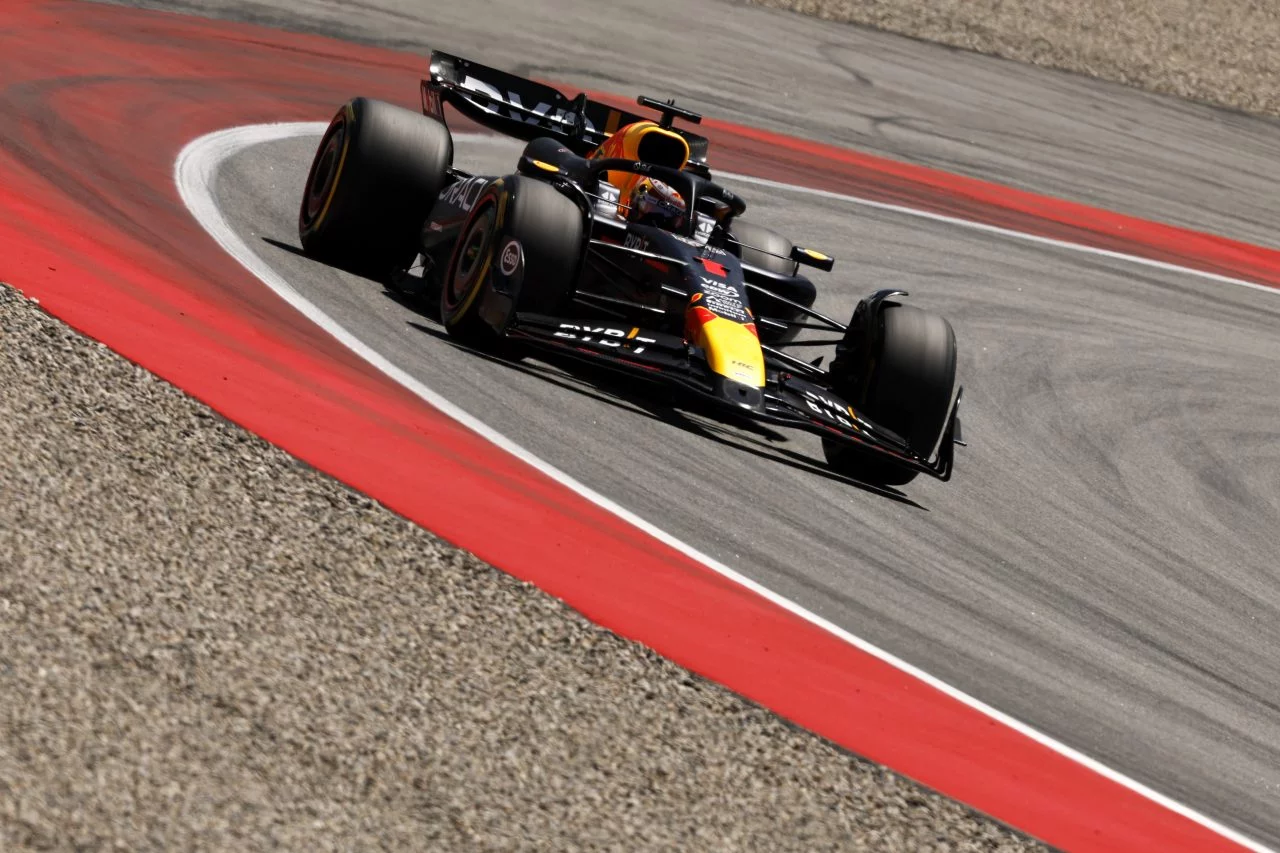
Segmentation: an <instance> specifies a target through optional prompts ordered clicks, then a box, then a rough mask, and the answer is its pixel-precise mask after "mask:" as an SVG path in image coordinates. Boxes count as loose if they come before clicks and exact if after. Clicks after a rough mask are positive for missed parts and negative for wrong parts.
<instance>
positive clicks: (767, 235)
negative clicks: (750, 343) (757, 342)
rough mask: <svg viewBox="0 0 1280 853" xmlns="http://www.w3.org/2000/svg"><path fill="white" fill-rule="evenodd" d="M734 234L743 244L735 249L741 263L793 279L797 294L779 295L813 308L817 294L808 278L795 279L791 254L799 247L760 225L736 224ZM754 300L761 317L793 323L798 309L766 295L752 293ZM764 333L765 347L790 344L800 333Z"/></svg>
mask: <svg viewBox="0 0 1280 853" xmlns="http://www.w3.org/2000/svg"><path fill="white" fill-rule="evenodd" d="M730 230H731V231H732V233H733V238H734V239H735V240H737V241H738V242H740V243H742V244H743V245H741V246H735V247H734V248H735V249H736V250H737V252H736V254H737V255H738V260H740V261H742V262H743V263H744V264H746V265H748V266H752V267H756V268H757V269H762V270H764V271H765V272H771V273H774V274H775V275H780V276H786V277H788V278H792V279H793V281H794V282H795V284H796V285H797V287H796V289H795V290H793V291H782V290H780V291H779V293H778V295H779V296H783V297H785V298H787V299H790V300H791V301H792V302H799V303H800V304H801V305H806V306H810V305H813V302H814V299H815V298H816V296H817V292H816V291H815V290H814V288H813V284H812V283H811V282H810V281H809V280H808V279H807V278H803V277H800V278H795V276H796V262H795V261H793V260H791V250H792V249H793V248H795V246H794V245H793V244H792V242H791V241H790V240H788V239H787V238H786V237H783V236H782V235H781V234H779V233H778V232H776V231H770V230H769V229H768V228H764V227H762V226H760V225H756V224H755V223H754V222H739V221H737V220H735V221H734V222H733V225H732V227H731V229H730ZM779 255H781V257H779ZM750 300H751V304H752V305H753V306H754V309H753V310H755V312H756V314H757V315H759V316H763V317H776V318H779V319H783V320H789V319H793V316H792V315H793V313H794V309H792V308H790V307H789V306H786V305H783V304H782V303H779V302H777V301H775V300H771V299H769V297H768V296H766V295H765V294H763V293H759V292H757V291H752V293H751V297H750ZM760 331H761V335H762V339H763V340H764V342H765V343H774V342H777V341H790V340H793V339H794V338H795V336H796V335H797V334H799V332H800V330H799V329H798V328H796V327H795V326H791V327H789V328H787V329H786V331H782V332H778V331H774V330H772V329H769V328H768V327H762V328H761V330H760Z"/></svg>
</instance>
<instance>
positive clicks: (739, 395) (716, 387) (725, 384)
mask: <svg viewBox="0 0 1280 853" xmlns="http://www.w3.org/2000/svg"><path fill="white" fill-rule="evenodd" d="M712 393H713V394H714V395H715V396H716V397H717V398H719V399H720V400H723V401H724V402H726V403H728V404H729V405H731V406H735V407H737V408H740V409H752V410H759V409H761V408H763V407H764V391H763V390H762V389H760V388H753V387H751V386H750V385H744V384H743V383H741V382H735V381H733V380H732V379H725V378H724V377H723V376H717V377H716V379H715V381H714V382H713V383H712Z"/></svg>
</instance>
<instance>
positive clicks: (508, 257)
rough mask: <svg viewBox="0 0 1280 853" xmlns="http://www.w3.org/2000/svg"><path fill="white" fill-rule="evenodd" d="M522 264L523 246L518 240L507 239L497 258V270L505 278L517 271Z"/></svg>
mask: <svg viewBox="0 0 1280 853" xmlns="http://www.w3.org/2000/svg"><path fill="white" fill-rule="evenodd" d="M523 266H524V248H523V247H522V246H521V245H520V241H519V240H508V241H507V244H506V245H505V246H503V247H502V254H501V255H500V256H499V258H498V270H499V271H500V272H501V273H502V274H503V275H505V276H506V277H507V278H510V277H511V276H513V275H515V274H516V273H517V272H519V270H520V268H521V267H523Z"/></svg>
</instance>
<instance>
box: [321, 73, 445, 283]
mask: <svg viewBox="0 0 1280 853" xmlns="http://www.w3.org/2000/svg"><path fill="white" fill-rule="evenodd" d="M452 165H453V138H452V136H451V135H450V134H449V129H448V128H447V127H445V126H444V124H442V123H441V122H439V121H437V120H436V119H434V118H431V117H430V116H424V115H420V114H418V113H415V112H412V111H411V110H406V109H404V108H402V107H397V106H395V105H393V104H388V103H385V102H383V101H374V100H370V99H368V98H355V99H354V100H352V101H349V102H348V103H346V104H344V105H343V107H342V108H341V109H340V110H338V113H337V115H335V116H334V118H333V121H332V122H330V124H329V127H328V129H327V130H326V131H325V134H324V136H323V137H322V138H321V140H320V145H319V146H318V147H317V149H316V155H315V158H314V159H313V160H312V163H311V170H310V172H309V173H308V174H307V183H306V187H305V188H304V190H303V193H302V206H301V209H300V210H299V211H298V236H299V238H300V239H301V241H302V248H303V250H304V251H305V252H306V253H307V254H308V255H310V256H311V257H314V258H318V259H320V260H324V261H326V262H328V263H332V264H335V265H337V266H341V267H344V268H346V269H349V270H351V271H353V272H358V273H361V274H365V275H373V276H382V275H385V274H386V273H388V272H390V271H391V270H395V269H404V268H406V267H408V266H409V264H410V263H411V262H412V261H413V258H414V256H415V255H416V254H417V252H418V238H419V235H420V234H421V231H422V224H423V222H425V221H426V218H427V216H428V215H429V214H430V212H431V208H432V206H433V205H434V204H435V201H436V197H437V196H439V194H440V190H441V189H442V188H443V187H444V184H445V181H446V179H447V173H448V171H449V169H450V167H451V166H452Z"/></svg>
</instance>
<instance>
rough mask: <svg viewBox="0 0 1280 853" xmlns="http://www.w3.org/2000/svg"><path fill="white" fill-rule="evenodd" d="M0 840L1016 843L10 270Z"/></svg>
mask: <svg viewBox="0 0 1280 853" xmlns="http://www.w3.org/2000/svg"><path fill="white" fill-rule="evenodd" d="M0 372H2V374H3V376H4V377H5V379H4V384H3V393H2V394H0V458H3V459H4V460H5V462H4V465H3V467H0V849H6V850H12V849H16V848H30V849H44V848H58V849H72V848H78V849H79V848H89V849H108V848H115V849H128V850H145V849H184V850H190V849H237V850H244V849H257V848H267V847H284V848H288V849H297V850H313V849H346V850H351V849H370V848H374V847H377V848H387V849H423V848H432V849H503V850H512V849H655V850H662V849H667V850H675V849H680V850H688V849H699V850H721V849H723V850H748V849H750V850H764V849H794V850H814V849H837V848H849V847H856V848H858V849H885V850H902V849H909V850H937V851H944V850H946V851H951V850H955V851H961V850H966V851H967V850H1025V849H1032V848H1034V847H1035V846H1036V845H1034V844H1032V843H1030V842H1028V841H1026V840H1024V839H1022V838H1020V837H1018V836H1017V835H1015V834H1014V833H1012V832H1010V831H1009V830H1007V829H1006V828H1004V827H1002V826H1000V825H998V824H997V823H995V822H993V821H991V820H988V819H985V818H983V817H981V816H978V815H975V814H973V813H972V812H970V811H968V810H967V809H965V808H964V807H962V806H960V805H958V804H956V803H953V802H951V801H949V800H947V799H945V798H943V797H940V796H938V795H936V794H934V793H931V792H929V791H927V790H924V789H922V788H920V787H919V786H917V785H916V784H914V783H912V782H910V781H908V780H905V779H903V778H901V777H899V776H896V775H894V774H893V773H891V772H888V771H886V770H885V769H883V768H881V767H878V766H876V765H873V764H870V763H868V762H865V761H862V760H860V759H858V758H856V757H853V756H850V755H848V754H847V753H844V752H842V751H840V750H838V749H836V748H834V747H833V746H831V745H830V744H828V743H827V742H825V741H823V740H821V739H819V738H817V737H815V736H813V735H810V734H808V733H806V732H803V731H800V730H798V729H796V728H795V727H792V726H790V725H788V724H786V723H785V722H783V721H781V720H780V719H778V718H777V717H775V716H774V715H772V714H770V713H768V712H767V711H765V710H763V709H761V708H759V707H757V706H754V705H752V704H750V703H748V702H746V701H744V700H742V699H740V698H738V697H736V696H734V695H733V694H731V693H729V692H728V691H725V690H723V689H721V688H719V687H718V686H716V685H714V684H711V683H709V682H707V681H705V680H702V679H700V678H697V677H694V676H691V675H690V674H689V673H688V672H686V671H684V670H682V669H680V668H679V667H677V666H675V665H673V664H671V663H669V662H667V661H665V660H663V659H661V658H659V657H657V656H656V655H654V654H653V653H652V652H650V651H649V650H647V649H645V648H644V647H642V646H640V645H637V644H635V643H631V642H627V641H624V640H622V639H620V638H618V637H616V636H614V635H612V634H610V633H609V632H607V631H605V630H602V629H600V628H599V627H597V626H594V625H592V624H590V623H588V622H586V621H585V620H584V619H582V618H581V617H580V616H578V615H577V614H575V613H574V612H572V611H570V610H569V609H568V608H566V607H565V606H563V604H562V603H561V602H559V601H557V600H555V599H552V598H551V597H549V596H547V595H545V594H543V593H541V592H539V591H538V590H536V589H534V588H532V587H530V586H528V585H525V584H522V583H520V582H518V581H516V580H514V579H513V578H511V577H510V576H508V575H505V574H503V573H501V572H499V571H496V570H495V569H493V568H491V567H489V566H487V565H484V564H482V563H480V562H479V561H477V560H476V559H475V558H473V557H471V556H469V555H467V554H465V553H463V552H460V551H457V550H455V549H453V548H450V547H448V546H447V545H445V544H443V543H442V542H441V541H440V540H438V539H437V538H435V537H434V536H432V535H431V534H430V533H427V532H426V531H424V530H422V529H420V528H418V527H416V526H415V525H413V524H411V523H409V522H408V521H406V520H404V519H403V518H401V517H399V516H396V515H395V514H393V513H391V512H389V511H387V510H385V509H384V508H382V507H380V506H379V505H377V504H376V503H374V502H373V501H371V500H369V499H368V498H366V497H363V496H361V495H359V494H357V493H354V492H352V491H350V490H348V489H347V488H345V487H343V486H342V485H340V484H338V483H336V482H335V481H333V480H331V479H330V478H328V477H326V476H324V475H322V474H320V473H318V472H317V471H315V470H313V469H311V468H309V467H307V466H305V465H302V464H300V463H298V462H296V461H295V460H293V459H292V458H291V457H289V456H288V455H287V454H285V453H283V452H282V451H280V450H278V449H276V448H273V447H271V446H270V445H268V444H266V443H265V442H263V441H262V440H260V439H258V438H256V437H255V436H253V435H250V434H249V433H247V432H245V431H243V430H241V429H239V428H238V427H236V426H234V425H233V424H231V423H229V422H227V421H225V420H224V419H222V418H221V417H219V416H217V415H216V414H214V413H213V412H211V411H210V410H209V409H207V408H206V407H204V406H203V405H202V404H200V403H197V402H196V401H194V400H192V399H190V398H188V397H186V396H185V395H184V394H182V393H181V392H180V391H178V390H176V389H175V388H173V387H172V386H170V385H168V384H166V383H164V382H162V381H160V380H158V379H156V378H155V377H153V376H151V375H150V374H148V373H147V372H146V371H144V370H142V369H141V368H139V367H137V366H135V365H133V364H131V363H129V362H128V361H126V360H124V359H123V358H121V357H119V356H117V355H115V354H114V353H112V352H111V351H110V350H108V349H106V348H105V347H104V346H102V345H100V344H97V343H95V342H92V341H90V340H87V339H85V338H83V337H81V336H79V335H78V334H76V333H75V332H73V331H72V330H70V329H69V328H67V327H66V326H64V325H63V324H61V323H60V322H58V321H56V320H54V319H53V318H51V317H50V316H48V315H47V314H45V313H44V312H42V311H41V310H39V309H38V308H37V307H36V306H35V305H34V304H33V303H31V302H29V301H27V300H25V299H24V298H22V297H21V296H20V295H19V294H18V293H17V292H16V291H14V290H12V289H10V288H8V287H0Z"/></svg>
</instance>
